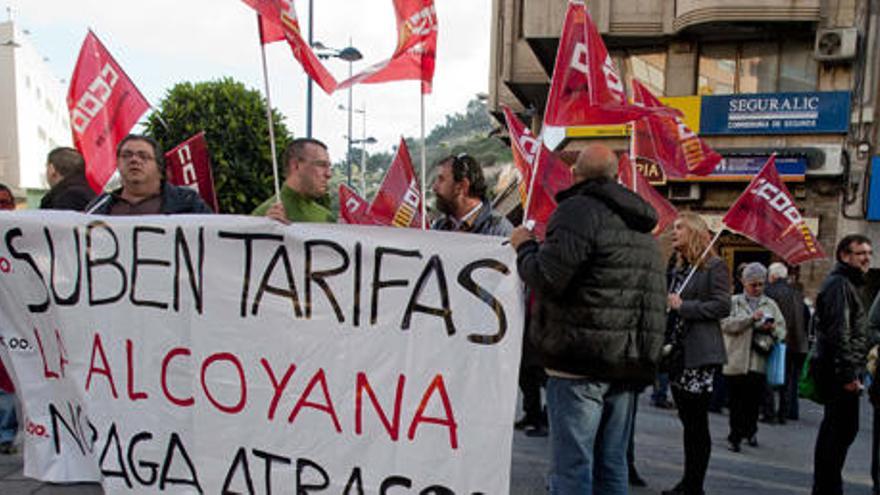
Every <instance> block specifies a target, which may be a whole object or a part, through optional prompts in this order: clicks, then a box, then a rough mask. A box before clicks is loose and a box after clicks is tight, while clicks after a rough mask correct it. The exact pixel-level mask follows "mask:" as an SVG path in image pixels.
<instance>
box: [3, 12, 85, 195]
mask: <svg viewBox="0 0 880 495" xmlns="http://www.w3.org/2000/svg"><path fill="white" fill-rule="evenodd" d="M66 95H67V89H66V88H65V87H64V85H63V84H62V82H61V81H60V80H59V79H58V78H57V77H56V76H55V75H54V74H52V72H51V71H50V69H49V66H48V65H47V64H46V62H45V61H44V59H43V57H42V56H41V55H40V54H39V53H38V52H37V50H36V48H35V47H34V45H33V44H32V43H31V42H30V40H29V39H28V37H27V35H26V34H24V33H23V32H22V31H21V30H19V29H18V28H17V27H16V25H15V23H14V21H7V22H2V23H0V182H2V183H3V184H6V185H7V186H9V187H10V188H12V189H13V191H14V192H15V195H16V197H17V198H18V199H19V200H21V201H22V202H24V200H27V202H28V203H29V204H31V205H33V204H34V203H35V202H36V201H37V197H39V196H41V195H42V193H43V192H44V191H45V189H47V187H48V186H47V184H46V155H47V154H48V153H49V151H50V150H51V149H52V148H55V147H56V146H71V143H72V137H71V133H70V124H69V117H68V111H67V104H66V102H65V98H66Z"/></svg>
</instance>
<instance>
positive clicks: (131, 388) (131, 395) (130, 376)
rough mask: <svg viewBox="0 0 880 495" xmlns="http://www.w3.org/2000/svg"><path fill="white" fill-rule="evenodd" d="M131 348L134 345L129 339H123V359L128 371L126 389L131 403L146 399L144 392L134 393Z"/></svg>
mask: <svg viewBox="0 0 880 495" xmlns="http://www.w3.org/2000/svg"><path fill="white" fill-rule="evenodd" d="M133 346H134V344H133V343H132V341H131V339H125V358H126V364H127V371H128V383H127V384H126V389H127V391H128V398H129V400H131V401H132V402H134V401H137V400H141V399H146V398H147V393H146V392H135V391H134V356H133V355H132V354H133V352H132V347H133Z"/></svg>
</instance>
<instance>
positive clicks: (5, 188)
mask: <svg viewBox="0 0 880 495" xmlns="http://www.w3.org/2000/svg"><path fill="white" fill-rule="evenodd" d="M0 192H8V193H9V195H10V196H12V197H13V198H14V197H15V195H14V194H12V189H9V186H7V185H6V184H2V183H0Z"/></svg>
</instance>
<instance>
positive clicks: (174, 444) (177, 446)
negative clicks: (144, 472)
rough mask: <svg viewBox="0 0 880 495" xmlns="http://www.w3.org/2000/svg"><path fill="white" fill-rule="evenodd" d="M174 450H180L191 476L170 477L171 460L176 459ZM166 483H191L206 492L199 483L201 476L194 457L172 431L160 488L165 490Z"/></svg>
mask: <svg viewBox="0 0 880 495" xmlns="http://www.w3.org/2000/svg"><path fill="white" fill-rule="evenodd" d="M174 452H180V456H181V457H183V461H184V462H185V463H186V467H187V469H189V474H190V475H191V476H192V477H191V478H189V479H187V478H170V477H169V476H168V472H169V471H170V470H171V462H172V461H173V460H174V457H173V456H174ZM166 484H174V485H190V486H193V487H195V488H196V490H198V491H199V493H204V491H203V490H202V486H201V485H200V484H199V477H198V475H197V474H196V468H195V467H193V463H192V459H190V458H189V454H187V452H186V448H184V446H183V443H182V442H181V441H180V436H178V435H177V433H172V434H171V439H170V440H169V441H168V451H167V452H165V461H164V462H163V463H162V474H161V475H160V476H159V490H160V491H163V490H165V485H166Z"/></svg>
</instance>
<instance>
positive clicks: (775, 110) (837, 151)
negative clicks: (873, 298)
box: [489, 0, 880, 294]
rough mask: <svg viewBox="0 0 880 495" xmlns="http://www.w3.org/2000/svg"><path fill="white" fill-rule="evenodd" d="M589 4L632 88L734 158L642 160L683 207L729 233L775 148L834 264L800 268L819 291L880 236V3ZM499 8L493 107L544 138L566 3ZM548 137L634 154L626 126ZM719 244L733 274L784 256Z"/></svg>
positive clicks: (567, 147) (729, 0)
mask: <svg viewBox="0 0 880 495" xmlns="http://www.w3.org/2000/svg"><path fill="white" fill-rule="evenodd" d="M586 4H587V8H588V10H589V11H590V14H591V16H592V18H593V21H594V22H595V23H596V25H597V27H598V29H599V31H600V32H601V33H602V36H603V39H604V40H605V44H606V45H607V47H608V49H609V52H610V53H611V56H612V57H613V58H614V59H615V61H616V63H617V66H618V69H619V70H620V72H621V76H622V77H623V78H624V80H625V81H626V86H627V91H630V84H629V83H630V81H631V80H632V78H638V79H639V80H640V81H641V82H642V83H643V84H645V85H646V86H647V87H648V88H649V89H650V90H651V91H652V92H654V93H655V94H656V95H657V96H660V97H663V98H661V99H662V100H665V102H666V103H667V104H668V105H670V106H674V107H677V108H679V109H680V110H682V112H683V113H684V115H685V119H686V121H687V123H688V124H689V126H690V127H691V128H692V129H693V130H695V131H696V132H698V133H699V134H700V135H701V136H702V137H703V138H704V139H705V140H706V141H707V142H708V143H709V145H710V146H712V147H713V148H714V149H715V150H716V151H718V152H719V153H720V154H721V155H722V156H724V157H725V159H724V161H723V162H722V163H721V164H720V165H719V167H718V168H717V169H716V171H715V172H714V173H713V174H712V175H710V176H708V177H705V178H696V177H694V178H688V179H686V180H681V181H672V180H667V179H666V178H665V177H663V175H662V171H659V170H656V169H655V168H654V169H652V168H651V167H649V166H648V165H647V164H641V166H642V167H643V168H642V171H643V172H645V174H646V175H647V176H648V178H649V179H650V180H651V181H652V182H653V183H654V184H655V185H656V186H657V187H658V189H660V190H661V191H663V192H665V193H666V194H667V197H669V198H670V199H671V201H672V202H673V203H674V204H675V205H676V206H677V207H678V208H679V209H691V210H695V211H697V212H699V213H701V214H702V215H704V217H705V218H706V219H707V220H708V221H709V223H710V224H711V225H713V226H714V227H716V228H720V225H721V221H720V220H721V217H722V216H723V215H724V213H725V212H726V210H727V209H728V208H729V207H730V205H731V204H732V203H733V202H734V201H735V200H736V198H737V197H738V196H739V194H740V193H741V192H742V191H743V190H744V189H745V188H746V186H747V185H748V183H749V181H750V180H751V178H752V177H753V176H754V174H755V173H757V172H758V170H759V168H760V166H761V165H762V164H763V163H764V161H765V160H766V159H767V157H769V155H770V154H771V153H773V152H776V153H778V157H779V158H778V161H777V163H778V166H779V170H780V173H781V174H782V175H783V179H784V180H785V181H786V183H787V185H788V187H789V189H790V190H791V192H792V194H793V196H794V197H795V201H796V202H797V206H798V208H799V209H800V211H801V213H802V215H803V216H804V217H805V218H807V219H808V220H807V221H808V224H809V225H810V227H811V228H812V229H813V232H814V233H815V234H816V235H817V237H818V239H819V241H820V242H821V243H822V245H823V247H824V248H825V251H826V252H827V253H828V254H829V258H828V259H827V260H825V261H813V262H806V263H804V264H802V265H801V266H800V267H799V270H796V271H797V272H799V273H798V277H799V281H800V282H801V283H802V284H803V285H804V287H805V289H806V290H807V293H809V294H812V293H814V292H815V289H816V288H817V287H818V285H819V283H820V282H821V280H822V278H823V277H824V276H825V274H826V273H827V271H828V269H829V268H830V266H831V262H832V260H833V253H834V248H835V246H836V243H837V241H838V240H839V239H840V238H841V237H843V236H844V235H846V234H848V233H853V232H859V233H864V234H866V235H868V236H869V237H871V238H873V239H877V238H878V237H876V236H875V235H874V234H876V233H877V232H878V224H877V223H875V220H880V169H878V170H877V173H876V174H874V173H873V172H874V170H873V169H874V168H875V167H880V158H878V154H880V151H878V150H877V142H878V129H877V126H876V125H875V122H876V121H877V119H878V117H880V115H878V112H880V107H878V105H877V98H878V93H880V77H878V76H880V39H878V26H880V2H876V1H873V0H656V1H651V2H646V1H643V0H614V1H611V0H589V1H587V2H586ZM492 8H493V21H494V24H493V32H492V55H491V65H492V66H491V67H490V75H489V87H490V101H489V106H490V109H491V110H493V111H494V112H496V115H497V116H500V109H501V106H502V105H507V106H509V107H511V108H512V109H513V110H514V111H516V112H518V113H519V114H520V115H521V116H522V117H524V118H527V119H530V121H531V123H532V127H533V130H535V131H540V130H541V129H540V126H541V121H542V113H543V111H544V106H545V104H546V99H547V93H548V90H549V87H550V74H552V71H553V66H554V63H555V56H556V49H557V46H558V43H559V36H560V32H561V29H562V24H563V19H564V16H565V12H566V8H567V0H493V4H492ZM499 121H500V122H503V119H499ZM526 121H527V122H528V121H529V120H526ZM544 136H545V140H546V141H547V142H548V144H550V145H551V146H554V147H555V148H556V149H557V150H562V152H563V154H571V153H573V152H575V151H576V150H578V149H579V148H581V147H583V146H585V145H586V144H587V143H589V142H595V141H596V140H601V141H602V142H604V143H605V144H607V145H609V146H611V147H612V148H614V149H616V150H618V151H619V152H623V151H626V150H627V149H628V147H629V138H628V129H627V128H626V126H602V127H579V128H564V129H549V128H548V129H544ZM875 179H876V180H875ZM872 182H876V185H875V186H874V187H873V188H872V187H870V185H871V183H872ZM718 247H719V252H720V254H721V255H722V257H723V258H725V259H726V260H727V262H728V264H729V266H730V267H731V269H734V268H735V267H736V266H737V265H739V264H740V263H742V262H746V261H754V260H757V261H762V262H764V263H768V262H770V261H774V260H775V259H774V257H773V255H772V253H770V252H769V251H767V250H765V249H763V248H761V247H760V246H758V245H756V244H754V243H752V242H751V241H749V240H748V239H745V238H744V237H742V236H739V235H736V234H733V233H730V232H728V233H725V234H724V235H723V236H722V237H721V239H720V242H719V245H718ZM875 263H878V264H877V266H880V260H875ZM875 272H878V271H877V270H872V274H873V273H875Z"/></svg>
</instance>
